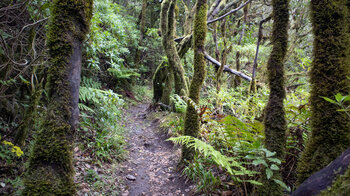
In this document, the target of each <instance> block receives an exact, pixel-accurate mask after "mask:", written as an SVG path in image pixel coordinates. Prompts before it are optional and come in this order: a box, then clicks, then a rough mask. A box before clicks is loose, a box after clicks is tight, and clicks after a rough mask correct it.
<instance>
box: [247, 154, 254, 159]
mask: <svg viewBox="0 0 350 196" xmlns="http://www.w3.org/2000/svg"><path fill="white" fill-rule="evenodd" d="M244 158H246V159H256V158H257V157H256V156H254V155H251V154H249V155H247V156H245V157H244Z"/></svg>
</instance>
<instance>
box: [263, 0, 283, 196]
mask: <svg viewBox="0 0 350 196" xmlns="http://www.w3.org/2000/svg"><path fill="white" fill-rule="evenodd" d="M288 4H289V0H273V1H272V6H273V13H272V14H273V16H272V17H273V20H274V22H273V30H272V40H271V43H272V45H273V48H272V52H271V54H270V57H269V61H268V64H267V70H268V82H269V87H270V95H269V101H268V103H267V105H266V108H265V115H264V125H265V146H266V148H267V149H268V150H270V151H272V152H276V156H275V157H276V158H279V159H280V160H282V159H283V157H284V147H285V143H286V136H285V132H286V129H287V122H286V119H285V111H284V107H283V100H284V98H285V96H286V93H285V89H284V58H285V56H286V52H287V45H288V18H289V14H288ZM273 179H278V180H281V179H282V177H281V174H280V172H279V171H275V172H274V174H273V176H272V177H271V178H270V179H267V177H266V175H265V172H263V173H262V177H261V181H262V182H263V183H264V186H261V187H259V189H258V192H259V195H269V196H273V195H276V196H277V195H278V196H280V195H283V194H282V188H281V186H280V185H278V184H277V183H275V182H274V181H273Z"/></svg>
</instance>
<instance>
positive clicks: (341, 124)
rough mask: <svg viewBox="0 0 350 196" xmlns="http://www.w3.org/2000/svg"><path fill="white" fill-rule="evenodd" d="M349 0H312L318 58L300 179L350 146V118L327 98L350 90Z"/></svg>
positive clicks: (315, 64)
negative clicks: (347, 3)
mask: <svg viewBox="0 0 350 196" xmlns="http://www.w3.org/2000/svg"><path fill="white" fill-rule="evenodd" d="M346 2H347V1H342V0H332V1H326V0H321V1H319V0H312V1H311V16H312V24H313V34H314V54H313V56H314V60H313V62H312V65H311V70H310V77H311V79H310V83H311V97H310V102H311V129H312V133H311V136H310V139H309V143H308V144H307V146H306V149H305V151H304V152H303V154H302V157H301V160H300V163H299V165H298V169H297V171H298V183H299V184H300V183H302V182H303V181H304V180H305V179H307V178H308V177H309V176H311V174H313V173H314V172H316V171H318V170H320V169H322V168H323V167H325V166H326V165H328V164H329V163H330V162H331V161H333V160H334V159H335V158H336V157H337V156H339V155H340V154H341V153H342V152H343V151H344V150H345V149H346V148H347V147H348V146H350V136H349V130H350V121H349V119H348V118H347V116H346V114H345V113H343V112H338V111H337V109H338V106H336V105H334V104H332V103H329V102H327V101H325V100H324V99H323V98H322V97H321V96H323V97H333V96H334V95H335V94H337V93H341V94H345V93H348V92H349V91H350V84H349V80H347V79H346V76H349V75H350V66H349V64H350V62H349V22H348V10H347V9H344V7H346V6H345V4H346Z"/></svg>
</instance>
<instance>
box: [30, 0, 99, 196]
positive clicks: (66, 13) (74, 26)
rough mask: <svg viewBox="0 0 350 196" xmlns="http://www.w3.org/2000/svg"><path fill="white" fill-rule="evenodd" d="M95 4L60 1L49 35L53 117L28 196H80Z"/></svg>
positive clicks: (40, 143)
mask: <svg viewBox="0 0 350 196" xmlns="http://www.w3.org/2000/svg"><path fill="white" fill-rule="evenodd" d="M92 6H93V0H54V1H53V2H52V7H51V19H50V23H49V29H48V34H47V39H48V48H49V60H50V68H49V73H48V83H47V87H46V91H47V94H48V99H49V100H48V106H47V114H46V117H45V119H44V120H43V121H44V122H43V124H42V128H41V130H39V131H38V134H37V137H36V139H35V143H34V146H33V149H32V151H31V154H30V158H29V166H28V168H27V173H26V178H25V190H24V195H74V194H75V185H74V181H73V175H74V169H73V164H72V158H73V156H72V148H73V145H72V144H73V141H74V138H73V136H74V132H75V130H76V127H77V125H78V117H79V109H78V99H79V85H80V72H81V56H82V49H81V45H82V41H83V40H84V39H85V35H86V33H87V32H88V30H89V24H90V19H91V17H92Z"/></svg>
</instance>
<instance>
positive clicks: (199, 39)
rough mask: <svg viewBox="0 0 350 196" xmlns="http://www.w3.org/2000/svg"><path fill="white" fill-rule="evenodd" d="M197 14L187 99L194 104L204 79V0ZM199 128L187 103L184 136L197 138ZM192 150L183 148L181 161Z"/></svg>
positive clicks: (194, 110)
mask: <svg viewBox="0 0 350 196" xmlns="http://www.w3.org/2000/svg"><path fill="white" fill-rule="evenodd" d="M196 9H197V12H196V14H195V18H194V29H193V38H194V65H193V66H194V73H193V79H192V82H191V86H190V92H189V98H190V99H191V100H192V101H193V102H194V103H195V104H199V95H200V90H201V88H202V84H203V82H204V79H205V71H206V70H205V59H204V53H203V52H204V44H205V37H206V34H207V9H208V4H207V1H206V0H197V4H196ZM199 128H200V122H199V116H198V113H197V111H196V109H195V107H194V105H193V104H192V103H191V102H190V101H188V102H187V110H186V116H185V130H184V134H185V135H189V136H193V137H197V135H198V132H199ZM193 155H194V149H190V148H187V147H186V146H183V148H182V161H184V160H192V159H193Z"/></svg>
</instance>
